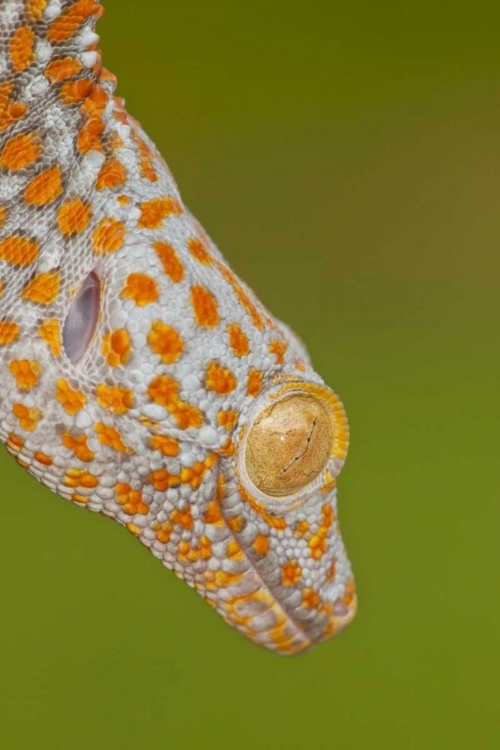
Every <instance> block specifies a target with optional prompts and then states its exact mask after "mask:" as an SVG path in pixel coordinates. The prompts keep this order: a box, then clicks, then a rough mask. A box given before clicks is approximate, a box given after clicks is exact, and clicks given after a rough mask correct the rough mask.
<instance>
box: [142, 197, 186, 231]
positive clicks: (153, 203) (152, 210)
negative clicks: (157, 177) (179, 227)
mask: <svg viewBox="0 0 500 750" xmlns="http://www.w3.org/2000/svg"><path fill="white" fill-rule="evenodd" d="M140 208H141V218H140V219H139V221H138V222H137V226H138V227H140V228H141V229H159V228H160V227H161V226H162V224H163V220H164V219H166V218H167V217H168V216H180V215H181V214H182V213H183V211H182V206H181V205H180V203H179V201H178V200H176V199H175V198H153V199H152V200H150V201H146V202H145V203H141V204H140Z"/></svg>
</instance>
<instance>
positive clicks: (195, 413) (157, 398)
mask: <svg viewBox="0 0 500 750" xmlns="http://www.w3.org/2000/svg"><path fill="white" fill-rule="evenodd" d="M148 396H149V397H150V399H151V400H152V401H154V402H155V403H156V404H160V406H164V407H165V408H166V409H167V410H168V411H169V412H170V413H171V414H172V416H173V417H174V419H175V420H176V422H177V424H178V426H179V427H180V428H181V429H183V430H186V429H187V428H188V427H201V425H202V424H203V413H202V412H201V411H200V410H199V409H198V408H197V407H196V406H192V405H191V404H187V403H185V402H184V401H181V400H180V398H179V384H178V383H177V381H175V380H174V379H173V378H171V377H169V376H168V375H158V376H157V377H156V378H154V380H152V381H151V383H150V384H149V387H148Z"/></svg>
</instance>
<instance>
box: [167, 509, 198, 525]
mask: <svg viewBox="0 0 500 750" xmlns="http://www.w3.org/2000/svg"><path fill="white" fill-rule="evenodd" d="M170 520H171V522H172V523H173V524H174V525H175V526H182V528H183V529H186V530H187V531H190V530H191V529H192V528H193V516H192V515H191V511H190V510H189V508H188V509H187V510H184V511H182V512H181V511H180V510H177V509H175V510H173V511H172V513H171V514H170Z"/></svg>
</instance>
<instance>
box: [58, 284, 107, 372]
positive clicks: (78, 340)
mask: <svg viewBox="0 0 500 750" xmlns="http://www.w3.org/2000/svg"><path fill="white" fill-rule="evenodd" d="M100 296H101V282H100V280H99V277H98V275H97V274H96V272H95V271H91V272H90V273H89V275H88V276H87V278H86V279H85V281H84V282H83V284H82V285H81V287H80V289H79V290H78V292H77V293H76V295H75V297H74V298H73V301H72V303H71V307H70V308H69V310H68V314H67V316H66V320H65V321H64V326H63V332H62V339H63V347H64V351H65V353H66V356H67V357H68V359H69V360H70V361H71V362H72V363H73V364H74V363H75V362H78V360H80V359H81V358H82V357H83V355H84V354H85V352H86V350H87V347H88V345H89V343H90V341H91V339H92V336H93V334H94V331H95V328H96V325H97V320H98V318H99V305H100Z"/></svg>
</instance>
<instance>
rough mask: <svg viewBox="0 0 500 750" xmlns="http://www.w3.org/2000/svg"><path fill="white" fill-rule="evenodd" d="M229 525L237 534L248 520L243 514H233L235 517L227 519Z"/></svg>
mask: <svg viewBox="0 0 500 750" xmlns="http://www.w3.org/2000/svg"><path fill="white" fill-rule="evenodd" d="M227 525H228V526H229V528H230V529H231V531H234V533H235V534H238V533H239V532H240V531H243V529H244V528H245V526H246V521H245V519H244V517H243V516H233V518H228V519H227Z"/></svg>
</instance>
